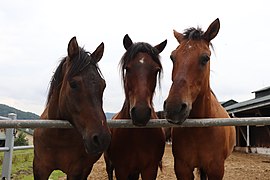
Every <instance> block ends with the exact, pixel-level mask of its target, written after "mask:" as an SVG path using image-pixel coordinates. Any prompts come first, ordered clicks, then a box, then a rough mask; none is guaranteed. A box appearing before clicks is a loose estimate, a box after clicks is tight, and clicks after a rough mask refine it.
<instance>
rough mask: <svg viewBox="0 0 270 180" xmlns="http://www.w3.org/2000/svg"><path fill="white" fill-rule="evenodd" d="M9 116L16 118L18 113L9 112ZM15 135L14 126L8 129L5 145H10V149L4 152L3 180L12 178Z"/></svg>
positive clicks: (12, 118) (11, 118)
mask: <svg viewBox="0 0 270 180" xmlns="http://www.w3.org/2000/svg"><path fill="white" fill-rule="evenodd" d="M8 118H10V120H16V119H17V114H14V113H9V114H8ZM14 136H15V129H14V128H8V129H6V140H5V147H8V148H9V150H8V151H5V152H4V160H3V166H2V180H10V179H11V168H12V154H13V147H14Z"/></svg>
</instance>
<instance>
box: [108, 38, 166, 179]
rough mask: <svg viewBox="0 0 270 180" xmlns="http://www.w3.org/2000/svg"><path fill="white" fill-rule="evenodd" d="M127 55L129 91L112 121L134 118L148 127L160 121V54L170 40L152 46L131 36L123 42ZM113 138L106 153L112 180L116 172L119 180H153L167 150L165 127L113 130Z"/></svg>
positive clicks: (125, 76) (122, 66)
mask: <svg viewBox="0 0 270 180" xmlns="http://www.w3.org/2000/svg"><path fill="white" fill-rule="evenodd" d="M123 44H124V48H125V49H126V52H125V53H124V55H123V57H122V59H121V61H120V63H119V67H120V69H121V77H122V82H123V86H124V90H125V101H124V103H123V106H122V109H121V110H120V112H118V113H117V114H116V115H115V116H114V117H113V118H112V120H117V119H130V120H131V121H132V123H133V124H134V125H136V126H139V127H143V126H145V125H146V124H147V123H148V121H149V120H150V119H157V115H156V113H155V111H154V107H153V102H152V99H153V95H154V91H155V87H156V83H157V79H158V81H159V82H160V75H161V73H162V65H161V62H160V58H159V53H161V52H162V51H163V49H164V48H165V46H166V44H167V40H165V41H163V42H162V43H160V44H158V45H156V46H154V47H153V46H151V45H150V44H148V43H145V42H138V43H133V42H132V40H131V39H130V37H129V35H128V34H126V35H125V36H124V39H123ZM111 134H112V139H111V144H110V146H109V148H108V150H107V151H106V153H105V162H106V170H107V173H108V177H109V179H110V180H112V179H113V170H115V176H116V178H117V179H119V180H127V179H132V180H133V179H134V180H135V179H138V178H139V176H140V175H141V177H142V179H144V180H148V179H149V180H150V179H151V180H153V179H155V178H156V176H157V171H158V167H159V166H160V167H161V160H162V156H163V153H164V148H165V136H164V133H163V131H162V129H161V128H132V129H126V128H119V129H111Z"/></svg>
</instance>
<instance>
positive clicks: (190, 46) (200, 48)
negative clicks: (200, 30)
mask: <svg viewBox="0 0 270 180" xmlns="http://www.w3.org/2000/svg"><path fill="white" fill-rule="evenodd" d="M178 50H180V51H179V52H180V53H181V54H186V55H191V54H194V53H196V52H197V53H199V54H201V53H208V52H210V49H209V46H208V44H207V43H206V42H204V41H202V40H200V41H197V40H189V41H186V42H185V43H183V44H182V45H180V47H179V49H178Z"/></svg>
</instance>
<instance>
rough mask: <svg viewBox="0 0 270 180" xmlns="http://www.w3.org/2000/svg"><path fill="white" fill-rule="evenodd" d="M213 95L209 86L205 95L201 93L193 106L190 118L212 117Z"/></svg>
mask: <svg viewBox="0 0 270 180" xmlns="http://www.w3.org/2000/svg"><path fill="white" fill-rule="evenodd" d="M213 100H215V98H213V94H212V91H211V88H210V86H209V85H207V87H206V88H205V90H204V92H203V93H200V94H199V95H198V97H197V99H196V100H195V102H194V103H193V104H192V110H191V112H190V118H205V117H211V104H212V101H213Z"/></svg>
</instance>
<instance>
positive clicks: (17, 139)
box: [14, 132, 29, 146]
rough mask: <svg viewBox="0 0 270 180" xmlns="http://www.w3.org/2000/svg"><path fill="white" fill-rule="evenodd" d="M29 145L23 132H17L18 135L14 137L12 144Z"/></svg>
mask: <svg viewBox="0 0 270 180" xmlns="http://www.w3.org/2000/svg"><path fill="white" fill-rule="evenodd" d="M27 145H29V142H28V139H27V138H26V134H25V133H23V132H19V134H18V136H17V137H15V140H14V146H27Z"/></svg>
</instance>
